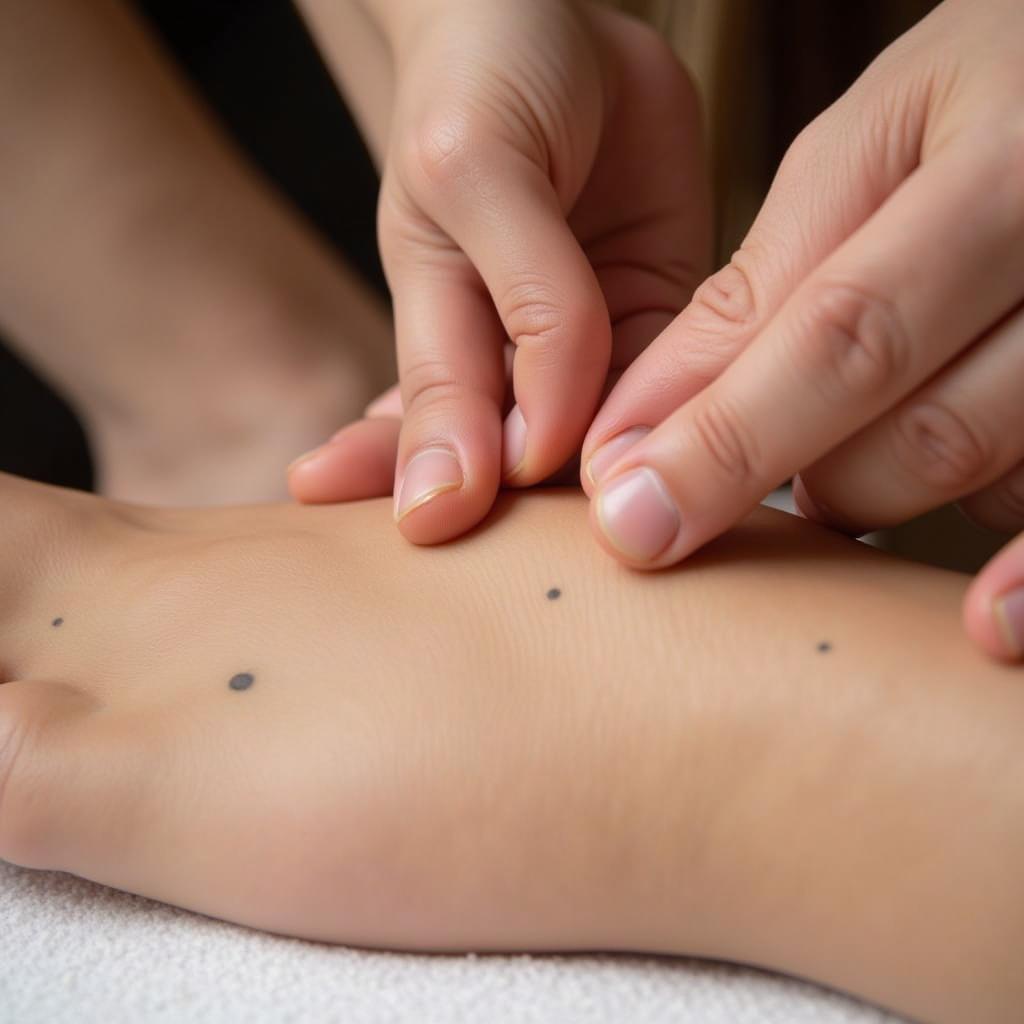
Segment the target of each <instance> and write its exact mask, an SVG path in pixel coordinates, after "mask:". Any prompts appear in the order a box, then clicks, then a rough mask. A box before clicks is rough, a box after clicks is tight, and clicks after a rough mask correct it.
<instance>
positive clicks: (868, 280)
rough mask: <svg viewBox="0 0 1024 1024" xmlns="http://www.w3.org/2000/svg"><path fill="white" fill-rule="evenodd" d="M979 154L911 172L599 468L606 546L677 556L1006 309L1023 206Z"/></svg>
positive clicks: (965, 151) (646, 558) (664, 559)
mask: <svg viewBox="0 0 1024 1024" xmlns="http://www.w3.org/2000/svg"><path fill="white" fill-rule="evenodd" d="M989 156H990V154H981V153H980V152H979V147H978V146H976V145H971V146H964V147H962V148H959V149H956V150H949V151H948V152H946V153H945V154H944V155H943V156H942V157H941V158H936V159H935V160H934V161H932V162H930V163H928V164H926V165H925V166H923V167H922V168H921V169H920V170H918V171H917V172H915V173H914V175H912V176H911V178H910V179H908V181H907V182H906V183H905V184H904V185H903V186H901V187H900V188H899V189H898V190H897V191H896V192H895V193H894V194H893V196H892V197H891V198H890V199H889V200H888V201H887V202H886V204H885V205H884V206H883V207H882V209H881V210H879V212H878V213H877V214H876V215H875V216H874V217H872V218H871V220H870V221H869V222H868V223H867V224H866V225H864V227H862V228H861V229H859V230H858V231H857V232H856V233H855V234H854V235H853V236H852V237H851V238H850V239H849V240H848V241H847V242H845V243H844V244H843V245H842V246H840V248H839V249H837V250H836V252H835V253H833V254H832V256H830V257H828V258H827V259H826V260H825V261H824V262H823V263H822V264H821V266H820V267H819V268H818V269H817V270H816V271H815V272H814V273H813V274H812V275H811V276H810V277H808V279H807V280H806V281H804V282H803V283H802V284H801V285H800V287H799V288H797V290H796V291H795V292H794V293H793V295H792V296H791V297H790V298H789V300H788V301H787V302H786V303H785V305H784V306H783V307H782V309H780V310H779V312H778V313H777V314H776V316H775V317H774V318H773V319H772V321H771V323H770V324H769V325H768V326H767V328H766V329H765V330H764V332H762V334H761V335H760V336H759V337H758V339H757V340H756V341H755V342H754V343H753V344H751V345H750V346H748V348H747V349H746V350H745V351H744V352H743V353H741V354H740V355H739V356H738V357H737V358H736V360H735V361H734V362H733V363H732V364H731V365H730V366H729V367H728V368H727V369H726V370H725V372H724V373H723V374H722V375H721V376H720V377H719V378H718V379H717V380H716V381H715V382H714V383H712V384H711V385H709V386H708V387H707V388H706V389H705V390H704V391H703V392H701V393H700V394H699V395H697V396H696V397H695V398H693V399H692V400H691V401H690V402H689V403H687V404H685V405H684V406H683V407H682V408H681V409H680V410H678V411H677V412H675V413H673V414H672V415H671V416H670V417H669V418H668V419H666V420H665V421H664V422H663V423H662V424H661V425H660V426H659V427H658V428H657V429H655V430H654V431H653V432H652V433H651V434H649V435H648V436H647V437H646V438H644V439H643V440H642V441H640V442H638V443H637V444H636V445H634V447H633V448H631V449H629V450H628V451H627V452H626V454H625V455H624V456H621V457H620V458H619V459H618V460H617V461H616V462H615V463H614V464H613V465H612V466H611V467H610V469H608V470H607V474H608V475H607V476H606V477H605V478H603V479H602V482H601V486H600V489H599V490H598V493H597V498H596V501H595V510H594V511H595V525H596V526H598V527H599V529H598V533H599V536H601V538H602V540H603V542H604V544H605V546H606V547H607V548H608V549H609V550H610V551H612V552H615V553H617V554H618V555H619V556H620V557H621V558H623V560H625V561H628V562H630V563H631V564H634V565H638V566H651V567H655V566H661V565H669V564H672V563H674V562H676V561H678V560H679V559H680V558H682V557H684V556H685V555H687V554H689V553H690V552H691V551H693V550H694V549H695V548H697V547H699V546H700V545H701V544H703V543H704V542H705V541H707V540H709V539H711V538H712V537H714V536H716V535H717V534H718V533H720V532H721V531H722V530H724V529H726V528H727V527H728V526H730V525H731V524H732V523H734V522H735V521H737V520H738V519H739V518H740V517H741V516H742V515H743V514H745V513H746V512H747V511H748V510H749V509H750V508H752V507H753V506H754V505H755V504H756V503H757V502H758V501H759V500H760V499H761V498H763V497H764V495H765V494H767V493H768V492H769V491H771V490H772V489H773V488H774V487H776V486H778V485H779V483H781V482H782V481H784V480H786V479H788V478H789V477H790V476H792V475H793V474H794V473H795V472H797V471H799V470H800V469H802V468H804V467H805V466H807V465H809V464H810V463H812V462H814V461H815V460H817V459H818V458H820V457H821V456H822V455H823V454H824V453H825V452H827V451H829V450H831V449H832V448H833V447H835V445H836V444H838V443H839V442H840V441H842V440H844V439H845V438H846V437H849V436H850V435H852V434H853V433H854V432H856V431H857V430H859V429H861V428H863V426H864V425H865V424H866V423H868V422H870V421H872V420H873V419H875V418H876V417H877V416H879V415H880V414H881V413H882V412H884V411H885V410H886V409H888V408H890V407H892V406H893V405H894V404H895V403H896V402H897V401H899V400H900V399H901V398H902V397H903V396H904V395H906V394H907V393H908V392H909V391H911V390H912V389H913V388H915V387H917V386H919V385H920V383H921V382H922V381H923V380H924V379H926V378H927V377H930V376H931V375H932V374H933V373H934V372H935V371H936V370H937V369H938V368H939V367H941V366H942V365H944V364H945V363H946V362H948V361H949V360H950V359H951V358H952V357H953V356H954V355H955V354H956V353H957V351H958V350H959V349H960V348H962V347H963V346H964V344H965V340H966V339H973V338H975V337H977V336H978V334H979V333H981V332H982V331H983V330H984V329H985V328H986V327H987V326H988V325H990V324H991V323H993V322H994V321H996V320H998V319H999V318H1000V317H1001V316H1003V315H1005V314H1006V313H1007V311H1008V310H1009V309H1010V308H1011V307H1012V306H1013V305H1014V303H1015V302H1016V300H1017V299H1018V298H1019V288H1020V283H1019V282H1020V278H1021V276H1022V274H1024V248H1022V247H1021V246H1020V245H1019V242H1018V238H1019V233H1020V231H1021V230H1022V227H1024V203H1022V202H1021V198H1020V195H1019V194H1017V193H1018V191H1019V190H1018V189H1017V188H1016V182H1012V184H1011V181H1012V176H1006V175H1005V174H1004V173H1003V168H1002V165H1001V162H999V161H995V162H993V161H991V160H990V159H989ZM979 191H980V192H982V193H984V194H986V202H985V203H984V204H980V205H979V204H978V203H977V202H976V199H977V195H978V193H979ZM964 210H971V211H972V221H971V223H970V225H969V226H968V225H965V223H964V216H963V211H964ZM951 237H956V238H957V242H958V244H957V249H956V252H955V253H952V252H951V251H950V249H949V247H948V244H947V242H948V239H949V238H951Z"/></svg>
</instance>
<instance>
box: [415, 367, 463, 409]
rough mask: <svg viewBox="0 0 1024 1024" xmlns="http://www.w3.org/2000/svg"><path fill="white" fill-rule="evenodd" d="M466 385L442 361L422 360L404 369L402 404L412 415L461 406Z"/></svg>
mask: <svg viewBox="0 0 1024 1024" xmlns="http://www.w3.org/2000/svg"><path fill="white" fill-rule="evenodd" d="M463 390H464V385H463V384H462V383H461V382H460V381H459V379H458V377H457V376H456V375H455V374H454V373H453V372H452V368H451V366H450V365H449V364H448V363H446V362H445V361H444V360H441V359H421V360H418V361H416V362H414V363H411V364H410V365H409V366H407V367H403V369H402V404H403V406H404V407H405V409H406V414H407V415H408V413H409V412H412V411H415V410H418V409H421V408H424V407H426V406H433V407H436V406H448V405H451V404H452V403H453V402H457V401H458V398H459V395H460V393H461V392H462V391H463Z"/></svg>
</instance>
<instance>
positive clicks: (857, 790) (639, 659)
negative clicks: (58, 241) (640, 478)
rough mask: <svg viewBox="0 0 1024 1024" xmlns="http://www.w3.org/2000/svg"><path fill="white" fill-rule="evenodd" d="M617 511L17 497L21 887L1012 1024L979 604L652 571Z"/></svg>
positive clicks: (520, 503)
mask: <svg viewBox="0 0 1024 1024" xmlns="http://www.w3.org/2000/svg"><path fill="white" fill-rule="evenodd" d="M585 504H586V503H585V500H584V499H583V498H582V497H581V496H580V495H578V494H575V493H571V492H538V493H536V494H532V495H530V496H525V497H520V498H516V497H514V496H512V495H508V496H505V497H504V498H503V499H502V500H501V501H500V502H499V504H498V506H497V507H496V509H495V511H494V513H493V514H492V517H491V519H490V520H489V522H488V523H487V524H486V527H487V528H486V529H484V530H481V531H476V532H474V533H473V534H471V535H469V536H468V537H466V538H464V539H462V540H461V541H459V542H458V543H455V544H452V545H448V546H445V547H440V548H416V547H412V546H409V545H406V544H405V543H404V542H402V541H401V539H400V538H399V536H398V535H397V533H396V532H395V531H394V530H393V527H392V524H391V516H390V510H389V508H388V506H387V504H386V503H382V502H379V501H372V502H365V503H360V504H353V505H350V506H345V507H341V508H301V507H296V506H277V507H274V506H265V507H253V508H236V509H209V510H179V511H168V510H156V509H142V508H138V507H132V506H127V505H119V504H112V503H109V502H105V501H102V500H100V499H96V498H92V497H89V496H86V495H81V494H73V493H69V492H61V491H56V490H52V489H47V488H42V487H39V486H37V485H33V484H28V483H26V482H23V481H17V480H14V479H11V478H0V506H2V507H3V508H4V517H5V529H4V531H3V532H2V534H0V558H2V560H3V562H2V564H3V567H4V572H3V584H2V587H0V680H2V684H0V856H3V857H4V858H5V859H9V860H11V861H14V862H16V863H19V864H24V865H28V866H33V867H38V868H48V869H60V870H66V871H71V872H74V873H76V874H80V875H83V876H85V877H88V878H92V879H96V880H97V881H100V882H104V883H106V884H110V885H114V886H117V887H120V888H123V889H127V890H130V891H134V892H139V893H143V894H145V895H148V896H151V897H155V898H157V899H162V900H166V901H169V902H172V903H176V904H180V905H182V906H185V907H189V908H192V909H194V910H197V911H201V912H203V913H207V914H211V915H214V916H218V917H223V918H226V919H229V920H233V921H239V922H242V923H245V924H248V925H253V926H255V927H259V928H265V929H270V930H274V931H278V932H283V933H287V934H293V935H300V936H306V937H309V938H313V939H323V940H327V941H336V942H347V943H355V944H364V945H369V946H381V947H388V948H400V949H421V950H465V949H476V950H508V949H512V950H532V949H537V950H559V949H561V950H569V949H609V950H647V951H655V952H662V953H691V954H696V955H701V956H711V957H719V958H725V959H733V960H739V961H745V962H750V963H755V964H761V965H764V966H767V967H772V968H776V969H779V970H783V971H788V972H792V973H795V974H800V975H804V976H807V977H810V978H814V979H816V980H818V981H821V982H823V983H825V984H829V985H834V986H837V987H839V988H843V989H846V990H849V991H851V992H854V993H857V994H860V995H862V996H864V997H867V998H870V999H873V1000H876V1001H878V1002H880V1003H884V1004H886V1005H889V1006H892V1007H894V1008H896V1009H898V1010H900V1011H902V1012H905V1013H908V1014H910V1015H912V1016H914V1017H917V1018H921V1019H927V1020H934V1021H939V1022H943V1021H950V1022H952V1021H962V1020H971V1021H977V1022H980V1024H989V1022H1003V1021H1006V1022H1009V1021H1013V1020H1016V1019H1017V1017H1018V1016H1019V1007H1020V1005H1021V1000H1022V999H1024V978H1022V975H1021V972H1020V970H1019V949H1020V944H1021V941H1022V939H1024V891H1022V889H1024V881H1022V876H1021V872H1020V863H1021V858H1022V856H1024V770H1022V768H1021V760H1020V756H1019V746H1020V735H1021V733H1022V730H1024V690H1022V689H1021V687H1020V679H1019V677H1018V675H1017V673H1016V672H1014V671H1013V670H1011V669H1009V668H1005V667H1000V666H997V665H995V664H993V663H991V662H987V661H986V660H985V659H983V658H982V657H981V656H980V655H979V654H978V653H977V652H976V651H974V650H973V649H972V648H971V647H970V645H969V644H968V643H967V642H966V640H965V639H963V638H962V637H961V636H960V634H959V632H958V631H957V630H956V629H954V628H952V626H953V624H954V623H955V621H956V616H957V613H958V608H959V604H960V601H961V600H962V598H963V594H964V590H965V580H964V579H963V578H962V577H960V576H957V575H954V574H950V573H947V572H943V571H940V570H934V569H927V568H923V567H920V566H915V565H911V564H908V563H903V562H899V561H896V560H893V559H891V558H889V557H888V556H885V555H883V554H881V553H878V552H875V551H871V550H869V549H866V548H864V547H862V546H861V545H858V544H857V543H855V542H853V541H849V540H846V539H843V538H840V537H837V536H835V535H832V534H829V533H827V532H826V531H823V530H821V529H820V528H818V527H816V526H813V525H811V524H808V523H804V522H801V521H799V520H797V519H794V518H793V517H788V516H785V515H782V514H781V513H775V512H771V511H767V510H764V511H760V512H758V513H756V514H755V515H754V516H752V517H751V518H749V519H748V520H747V521H745V523H744V524H743V525H742V526H741V527H739V528H738V529H737V530H735V531H734V532H732V533H730V534H729V535H728V536H727V537H725V538H723V539H721V540H720V541H718V542H716V543H715V544H714V545H711V546H710V547H709V548H708V550H707V551H706V552H704V553H703V554H701V555H700V556H698V557H697V558H695V559H693V560H691V561H690V562H689V563H688V565H687V567H686V568H685V569H682V570H675V571H670V572H665V573H663V574H659V575H654V576H651V575H642V574H634V573H631V572H629V571H628V570H625V569H623V568H622V567H620V566H618V565H617V564H616V563H614V562H612V561H611V560H609V559H605V558H603V557H602V556H601V555H600V554H599V552H598V551H597V550H596V549H595V548H594V547H593V545H591V544H590V543H589V539H588V537H587V536H586V533H585V531H582V530H581V529H580V526H581V523H582V516H583V514H584V510H585ZM426 579H429V580H430V581H431V582H430V584H429V585H427V584H426V583H422V582H417V581H422V580H426ZM552 588H556V589H558V590H560V591H561V596H560V597H559V598H558V599H557V600H551V599H550V598H549V597H548V592H549V591H550V590H551V589H552ZM55 616H59V617H62V618H63V619H64V622H63V625H62V626H61V627H60V628H59V629H56V628H54V627H53V626H52V625H51V623H52V621H53V619H54V618H55ZM822 643H827V644H828V645H830V648H829V649H828V650H823V649H820V645H821V644H822ZM241 673H248V674H249V675H251V676H252V682H251V684H250V685H249V686H248V687H247V688H245V689H243V690H236V689H233V688H232V687H231V685H230V681H231V679H232V678H234V677H236V676H237V675H239V674H241Z"/></svg>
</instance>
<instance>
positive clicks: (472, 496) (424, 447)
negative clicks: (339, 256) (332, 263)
mask: <svg viewBox="0 0 1024 1024" xmlns="http://www.w3.org/2000/svg"><path fill="white" fill-rule="evenodd" d="M410 216H411V215H410ZM395 217H396V214H395V211H394V210H391V212H390V213H388V212H386V211H385V210H382V214H381V218H382V240H381V250H382V255H383V257H384V265H385V269H386V271H387V274H388V281H389V284H390V286H391V291H392V295H393V301H394V313H395V334H396V339H397V345H398V369H399V378H400V380H401V392H402V406H403V409H404V414H403V419H402V426H401V432H400V437H399V446H398V464H397V472H396V474H395V482H394V493H395V519H396V521H397V522H398V525H399V529H400V530H401V531H402V533H403V535H404V536H405V537H406V538H407V539H409V540H411V541H413V542H414V543H418V544H432V543H437V542H439V541H443V540H448V539H449V538H451V537H456V536H458V535H459V534H461V533H464V532H465V531H466V530H468V529H470V528H471V527H473V526H474V525H475V524H476V523H478V522H479V521H480V520H481V519H482V518H483V517H484V516H485V515H486V514H487V512H488V510H489V509H490V507H491V505H492V503H493V501H494V497H495V495H496V494H497V490H498V483H499V480H500V470H501V466H500V462H501V403H502V399H503V396H504V391H505V374H504V369H503V362H502V348H503V340H504V339H503V334H502V330H501V325H500V324H499V323H498V320H497V318H496V317H495V314H494V308H493V305H492V303H491V301H490V299H489V297H488V295H487V293H486V291H485V290H484V289H483V287H482V285H481V283H480V279H479V276H478V275H477V273H476V271H475V270H474V269H473V267H472V266H471V265H470V264H469V262H468V260H467V259H466V257H465V255H464V254H463V253H461V252H460V251H459V250H457V249H455V248H453V247H452V245H451V243H450V242H448V243H445V242H444V240H443V239H441V238H440V237H439V236H438V235H437V232H436V229H434V228H430V227H429V226H421V227H422V230H421V229H420V228H417V230H416V231H415V232H412V231H411V229H410V228H409V221H408V220H406V221H404V222H403V225H402V227H401V228H398V227H393V228H392V229H389V230H387V231H385V230H384V227H383V225H384V224H386V223H388V222H390V221H392V220H394V219H395ZM399 219H400V218H399ZM385 235H386V236H387V241H385Z"/></svg>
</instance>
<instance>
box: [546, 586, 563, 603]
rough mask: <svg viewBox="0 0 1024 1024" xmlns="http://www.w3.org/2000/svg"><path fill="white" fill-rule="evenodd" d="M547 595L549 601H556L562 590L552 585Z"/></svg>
mask: <svg viewBox="0 0 1024 1024" xmlns="http://www.w3.org/2000/svg"><path fill="white" fill-rule="evenodd" d="M547 596H548V600H549V601H557V600H558V599H559V598H560V597H561V596H562V592H561V591H560V590H559V589H558V587H552V588H551V589H550V590H549V591H548V595H547Z"/></svg>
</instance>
